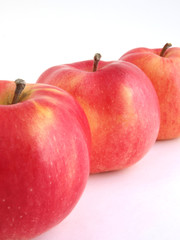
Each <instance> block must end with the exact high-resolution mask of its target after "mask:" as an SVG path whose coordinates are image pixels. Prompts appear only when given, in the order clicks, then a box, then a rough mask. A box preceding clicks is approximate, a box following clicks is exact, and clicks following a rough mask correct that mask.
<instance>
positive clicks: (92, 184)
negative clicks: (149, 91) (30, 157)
mask: <svg viewBox="0 0 180 240" xmlns="http://www.w3.org/2000/svg"><path fill="white" fill-rule="evenodd" d="M179 9H180V1H173V0H171V1H167V0H163V1H162V0H160V1H158V0H151V1H147V0H136V1H133V0H126V1H120V0H111V1H106V0H99V1H98V0H91V1H85V0H84V1H83V0H74V1H73V0H70V1H68V0H66V1H65V0H64V1H60V0H59V1H57V0H30V1H25V0H11V1H10V0H0V43H1V44H0V79H2V80H15V79H16V78H23V79H24V80H26V81H27V82H31V83H35V82H36V80H37V78H38V77H39V75H40V74H41V73H42V72H43V71H44V70H45V69H47V68H49V67H51V66H54V65H58V64H63V63H71V62H75V61H81V60H86V59H92V58H93V56H94V54H95V53H96V52H100V53H101V54H102V60H107V61H110V60H116V59H118V58H119V57H120V56H121V55H122V54H123V53H125V52H126V51H128V50H130V49H132V48H135V47H149V48H157V47H162V46H163V45H164V44H165V43H166V42H171V43H172V44H173V46H177V47H180V15H179ZM179 173H180V139H176V140H172V141H162V142H157V143H156V144H155V145H154V146H153V148H152V149H151V150H150V151H149V153H148V154H147V155H146V156H145V157H144V158H143V159H142V160H141V161H140V162H139V163H137V164H135V165H134V166H132V167H130V168H128V169H126V170H123V171H117V172H113V173H106V174H98V175H94V176H90V178H89V180H88V184H87V187H86V189H85V192H84V194H83V196H82V198H81V199H80V201H79V203H78V204H77V206H76V207H75V208H74V210H73V211H72V212H71V214H70V215H69V216H68V217H67V218H66V219H65V220H64V221H63V222H62V223H60V224H59V225H58V226H56V227H55V228H53V229H51V230H50V231H48V232H46V233H44V234H43V235H41V236H39V237H37V238H35V239H36V240H56V239H61V240H102V239H103V240H119V239H122V240H132V239H133V240H152V239H153V240H172V239H173V240H179V239H180V230H179V223H180V174H179Z"/></svg>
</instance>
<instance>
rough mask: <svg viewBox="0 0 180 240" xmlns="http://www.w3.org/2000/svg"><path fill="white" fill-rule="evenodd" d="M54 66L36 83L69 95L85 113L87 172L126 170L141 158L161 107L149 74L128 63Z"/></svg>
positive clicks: (152, 139)
mask: <svg viewBox="0 0 180 240" xmlns="http://www.w3.org/2000/svg"><path fill="white" fill-rule="evenodd" d="M92 69H93V61H91V60H90V61H84V62H79V63H73V64H66V65H61V66H55V67H52V68H49V69H48V70H46V71H45V72H44V73H43V74H42V75H41V76H40V77H39V79H38V82H44V83H49V84H52V85H55V86H58V87H61V88H63V89H65V90H66V91H68V92H70V93H71V94H72V95H73V96H74V97H75V98H76V100H77V101H78V102H79V104H80V105H81V107H82V108H83V109H84V111H85V113H86V115H87V118H88V120H89V124H90V129H91V135H92V151H91V158H90V159H91V161H90V172H91V173H99V172H105V171H113V170H119V169H123V168H126V167H128V166H130V165H132V164H133V163H135V162H137V161H138V160H140V159H141V158H142V157H143V156H144V155H145V153H147V151H148V150H149V149H150V148H151V146H152V145H153V144H154V142H155V140H156V138H157V134H158V131H159V124H160V123H159V122H160V120H159V104H158V99H157V95H156V93H155V90H154V88H153V86H152V84H151V82H150V80H149V79H148V78H147V76H146V75H145V74H144V73H143V72H142V71H141V70H140V69H138V68H137V67H136V66H134V65H133V64H130V63H127V62H119V61H116V62H104V61H100V62H99V65H98V70H97V71H96V72H92Z"/></svg>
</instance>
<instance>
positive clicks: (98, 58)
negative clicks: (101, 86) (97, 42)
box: [93, 53, 101, 72]
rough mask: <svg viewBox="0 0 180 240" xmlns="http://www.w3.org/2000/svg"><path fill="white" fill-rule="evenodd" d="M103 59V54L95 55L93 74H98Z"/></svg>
mask: <svg viewBox="0 0 180 240" xmlns="http://www.w3.org/2000/svg"><path fill="white" fill-rule="evenodd" d="M100 59H101V54H100V53H96V54H95V55H94V65H93V72H96V71H97V68H98V63H99V61H100Z"/></svg>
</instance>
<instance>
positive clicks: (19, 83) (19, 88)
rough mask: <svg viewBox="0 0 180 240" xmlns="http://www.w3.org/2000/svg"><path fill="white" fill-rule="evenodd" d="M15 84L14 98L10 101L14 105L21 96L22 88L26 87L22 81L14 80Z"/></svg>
mask: <svg viewBox="0 0 180 240" xmlns="http://www.w3.org/2000/svg"><path fill="white" fill-rule="evenodd" d="M15 84H16V89H15V92H14V97H13V100H12V104H15V103H18V102H19V98H20V95H21V93H22V91H23V90H24V88H25V86H26V82H25V81H24V80H23V79H16V80H15Z"/></svg>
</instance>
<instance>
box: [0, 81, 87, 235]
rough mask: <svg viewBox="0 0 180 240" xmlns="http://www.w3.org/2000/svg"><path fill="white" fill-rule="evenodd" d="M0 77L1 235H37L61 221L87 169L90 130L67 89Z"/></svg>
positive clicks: (78, 192) (77, 194)
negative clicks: (19, 85) (21, 84)
mask: <svg viewBox="0 0 180 240" xmlns="http://www.w3.org/2000/svg"><path fill="white" fill-rule="evenodd" d="M14 90H15V83H14V82H9V81H0V239H3V240H17V239H18V240H25V239H30V238H33V237H35V236H37V235H39V234H41V233H43V232H44V231H46V230H48V229H49V228H51V227H52V226H54V225H56V224H57V223H59V222H61V221H62V220H63V219H64V218H65V217H66V216H67V215H68V214H69V212H70V211H71V210H72V208H73V207H74V206H75V204H76V203H77V201H78V200H79V197H80V196H81V194H82V192H83V190H84V188H85V185H86V182H87V178H88V175H89V150H90V144H91V143H90V141H91V140H90V139H91V137H90V130H89V125H88V121H87V119H86V116H85V114H84V112H83V110H82V109H81V108H80V106H79V104H77V102H76V101H75V100H74V99H73V98H72V97H71V96H70V95H69V94H68V93H66V92H65V91H63V90H60V89H58V88H56V87H53V86H48V85H46V84H27V86H26V87H25V89H24V91H23V93H22V94H21V98H20V102H19V103H17V104H13V105H12V104H10V103H11V101H12V98H13V93H14ZM4 93H5V94H4Z"/></svg>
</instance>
